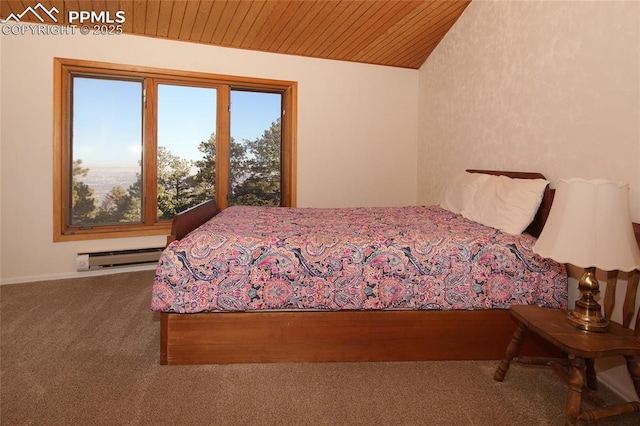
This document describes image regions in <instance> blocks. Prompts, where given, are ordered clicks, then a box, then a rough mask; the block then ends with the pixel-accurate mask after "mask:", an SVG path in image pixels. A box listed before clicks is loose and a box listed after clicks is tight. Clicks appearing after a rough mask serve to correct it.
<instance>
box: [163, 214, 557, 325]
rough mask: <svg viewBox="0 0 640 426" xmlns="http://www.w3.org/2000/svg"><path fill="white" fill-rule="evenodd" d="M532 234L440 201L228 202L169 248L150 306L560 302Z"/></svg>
mask: <svg viewBox="0 0 640 426" xmlns="http://www.w3.org/2000/svg"><path fill="white" fill-rule="evenodd" d="M534 242H535V238H533V237H531V236H530V235H528V234H522V235H519V236H514V235H508V234H504V233H502V232H500V231H498V230H496V229H493V228H489V227H486V226H483V225H480V224H478V223H475V222H472V221H470V220H467V219H465V218H463V217H462V216H460V215H457V214H454V213H451V212H449V211H447V210H444V209H442V208H440V207H438V206H412V207H375V208H366V207H360V208H340V209H322V208H284V207H248V206H235V207H229V208H227V209H226V210H224V211H222V212H221V213H219V214H218V215H217V216H216V217H214V218H213V219H211V220H209V221H208V222H207V223H205V224H204V225H202V226H201V227H200V228H198V229H197V230H195V231H193V232H192V233H190V234H189V235H188V236H186V237H185V238H183V239H182V240H181V241H174V242H172V243H171V244H169V245H168V246H167V247H166V249H165V250H164V252H163V254H162V256H161V258H160V261H159V262H158V267H157V270H156V276H155V280H154V285H153V295H152V310H153V311H163V312H177V313H195V312H207V311H252V310H264V309H276V310H303V309H312V310H363V309H365V310H366V309H418V310H427V309H439V310H452V309H501V308H503V309H506V308H508V307H509V305H511V304H535V305H539V306H548V307H556V308H566V306H567V275H566V270H565V268H564V266H563V265H561V264H558V263H556V262H554V261H551V260H546V259H542V258H541V257H540V256H538V255H536V254H534V253H533V252H532V249H531V248H532V246H533V244H534Z"/></svg>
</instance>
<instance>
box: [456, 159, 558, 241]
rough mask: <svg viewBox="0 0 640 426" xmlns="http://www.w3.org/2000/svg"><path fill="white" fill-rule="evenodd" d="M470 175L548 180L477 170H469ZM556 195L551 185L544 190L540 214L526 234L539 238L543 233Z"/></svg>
mask: <svg viewBox="0 0 640 426" xmlns="http://www.w3.org/2000/svg"><path fill="white" fill-rule="evenodd" d="M467 172H469V173H484V174H487V175H495V176H507V177H510V178H514V179H546V177H544V175H543V174H541V173H537V172H509V171H502V170H476V169H467ZM554 194H555V190H554V189H551V188H549V185H547V187H546V188H545V190H544V195H543V196H542V202H541V203H540V207H539V208H538V212H537V213H536V216H535V217H534V218H533V222H531V224H530V225H529V227H527V229H526V230H525V232H527V233H529V234H531V235H533V236H534V237H536V238H538V237H539V236H540V233H541V232H542V228H544V224H545V223H546V222H547V218H548V217H549V211H551V204H552V203H553V196H554Z"/></svg>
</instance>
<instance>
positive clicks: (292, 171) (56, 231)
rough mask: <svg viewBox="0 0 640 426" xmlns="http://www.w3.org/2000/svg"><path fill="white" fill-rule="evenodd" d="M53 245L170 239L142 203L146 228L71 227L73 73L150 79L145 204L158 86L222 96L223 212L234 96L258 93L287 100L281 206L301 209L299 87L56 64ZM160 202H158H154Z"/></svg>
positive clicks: (150, 187)
mask: <svg viewBox="0 0 640 426" xmlns="http://www.w3.org/2000/svg"><path fill="white" fill-rule="evenodd" d="M53 71H54V72H53V74H54V75H53V77H54V84H53V86H54V87H53V98H54V99H53V102H54V105H53V160H54V164H53V241H54V242H57V241H74V240H89V239H102V238H122V237H139V236H151V235H163V234H164V235H168V234H169V232H170V227H171V221H170V220H158V219H157V217H156V211H155V206H156V203H155V202H144V201H143V210H144V211H143V223H141V224H127V225H98V226H94V227H91V228H90V229H84V228H83V227H71V226H69V220H68V216H69V215H70V214H71V212H70V211H69V210H70V209H69V205H70V204H69V188H70V185H71V178H72V177H71V174H70V170H71V168H70V162H71V158H70V117H69V114H70V109H69V102H70V99H69V98H70V96H69V78H70V77H69V76H70V75H71V74H72V73H79V74H93V75H104V76H113V77H143V78H144V79H145V84H144V88H145V92H146V97H145V99H146V108H145V110H146V112H145V113H144V117H143V126H144V130H143V141H144V142H143V145H144V146H143V185H144V193H145V200H146V199H150V200H154V199H156V198H157V184H156V182H157V168H156V158H157V154H156V150H157V135H156V133H157V132H156V129H157V110H156V109H157V108H156V104H157V102H156V101H157V94H156V90H155V88H156V85H157V84H158V83H160V84H167V83H168V84H184V85H197V86H202V87H213V88H216V89H218V90H217V108H216V110H217V119H216V126H217V128H216V143H217V147H216V150H217V151H216V154H217V161H216V201H217V203H218V207H219V208H220V209H221V210H222V209H225V208H226V207H227V195H228V187H227V182H228V167H223V166H222V165H226V164H229V150H228V146H229V139H230V126H229V123H230V108H229V104H230V91H231V90H232V89H255V90H264V91H269V90H271V91H277V92H279V93H282V95H283V111H282V165H281V176H282V178H281V179H282V205H283V206H289V207H295V206H296V190H297V188H296V172H297V168H296V157H297V144H296V134H297V127H296V122H297V111H296V110H297V82H295V81H284V80H271V79H260V78H251V77H236V76H228V75H219V74H209V73H201V72H192V71H178V70H172V69H164V68H152V67H142V66H133V65H121V64H113V63H106V62H97V61H85V60H78V59H66V58H54V67H53ZM154 197H155V198H154Z"/></svg>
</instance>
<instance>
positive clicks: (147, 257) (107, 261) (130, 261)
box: [76, 247, 163, 271]
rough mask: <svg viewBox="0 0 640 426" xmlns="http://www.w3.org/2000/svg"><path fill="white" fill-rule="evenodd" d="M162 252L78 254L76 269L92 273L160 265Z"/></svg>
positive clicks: (115, 251)
mask: <svg viewBox="0 0 640 426" xmlns="http://www.w3.org/2000/svg"><path fill="white" fill-rule="evenodd" d="M162 250H163V248H162V247H153V248H143V249H134V250H114V251H99V252H93V253H78V255H77V256H76V269H77V270H78V271H90V270H94V269H104V268H122V267H125V266H141V265H152V264H154V263H158V259H160V254H161V253H162Z"/></svg>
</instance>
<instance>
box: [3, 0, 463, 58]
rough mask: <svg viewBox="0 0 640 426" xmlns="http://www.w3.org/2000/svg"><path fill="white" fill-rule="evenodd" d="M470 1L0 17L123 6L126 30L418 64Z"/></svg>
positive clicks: (146, 7) (113, 3)
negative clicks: (84, 12) (88, 12)
mask: <svg viewBox="0 0 640 426" xmlns="http://www.w3.org/2000/svg"><path fill="white" fill-rule="evenodd" d="M470 1H471V0H419V1H418V0H388V1H387V0H342V1H338V0H292V1H287V0H258V1H248V0H228V1H227V0H150V1H144V0H74V1H66V0H58V1H45V0H42V1H39V2H38V1H37V0H21V1H18V0H15V1H14V0H2V2H0V5H1V6H0V17H1V18H2V19H6V18H7V17H9V16H10V15H11V14H12V13H13V14H14V15H18V14H21V13H23V12H24V11H25V10H26V8H28V7H29V6H31V7H35V6H36V5H37V4H38V3H40V4H42V6H44V7H45V8H47V10H51V7H55V8H56V9H57V10H58V14H57V17H58V24H65V25H66V24H68V16H69V11H94V12H97V13H99V12H101V11H105V12H106V11H108V12H109V16H110V17H111V19H115V17H116V16H115V13H116V12H117V11H124V12H125V22H124V23H123V24H122V26H123V31H124V32H125V33H128V34H136V35H142V36H148V37H157V38H167V39H173V40H181V41H186V42H195V43H204V44H211V45H216V46H225V47H233V48H238V49H248V50H257V51H264V52H273V53H283V54H290V55H300V56H308V57H314V58H325V59H336V60H343V61H352V62H362V63H369V64H378V65H388V66H393V67H402V68H412V69H417V68H420V66H421V65H422V64H423V63H424V61H425V60H426V59H427V58H428V57H429V54H430V53H431V52H432V51H433V49H434V48H435V47H436V46H437V45H438V43H439V42H440V40H442V38H443V37H444V35H445V34H446V33H447V31H449V29H450V28H451V27H452V25H453V24H454V23H455V22H456V20H457V19H458V18H459V17H460V15H461V14H462V12H463V11H464V10H465V8H466V7H467V6H468V5H469V3H470ZM20 20H21V22H26V21H28V22H34V23H38V24H40V22H39V21H38V20H37V18H36V17H35V16H34V15H33V14H32V13H26V14H24V15H23V16H22V17H21V18H20ZM49 23H52V22H51V21H49Z"/></svg>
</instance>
